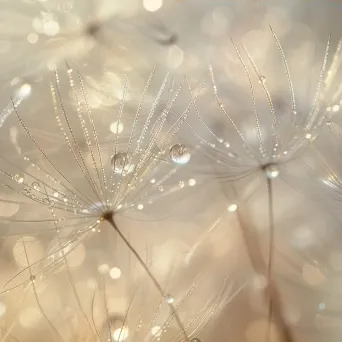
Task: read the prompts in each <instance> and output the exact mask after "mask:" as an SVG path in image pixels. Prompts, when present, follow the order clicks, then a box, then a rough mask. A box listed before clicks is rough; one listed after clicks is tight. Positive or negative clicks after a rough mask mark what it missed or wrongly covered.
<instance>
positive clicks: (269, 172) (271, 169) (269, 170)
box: [264, 164, 280, 179]
mask: <svg viewBox="0 0 342 342" xmlns="http://www.w3.org/2000/svg"><path fill="white" fill-rule="evenodd" d="M264 171H265V175H266V177H267V178H268V179H274V178H277V177H278V176H279V173H280V172H279V169H278V168H277V166H276V165H273V164H271V165H267V166H266V167H265V168H264Z"/></svg>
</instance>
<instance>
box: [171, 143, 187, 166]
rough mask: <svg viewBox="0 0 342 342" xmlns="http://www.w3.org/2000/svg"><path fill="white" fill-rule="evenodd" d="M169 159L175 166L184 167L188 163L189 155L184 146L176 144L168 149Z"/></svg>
mask: <svg viewBox="0 0 342 342" xmlns="http://www.w3.org/2000/svg"><path fill="white" fill-rule="evenodd" d="M170 158H171V160H172V161H173V162H174V163H175V164H179V165H184V164H187V163H188V162H189V161H190V158H191V153H190V151H189V149H188V148H187V147H186V146H185V145H182V144H176V145H173V146H172V147H171V148H170Z"/></svg>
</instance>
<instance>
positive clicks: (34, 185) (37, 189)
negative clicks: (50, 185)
mask: <svg viewBox="0 0 342 342" xmlns="http://www.w3.org/2000/svg"><path fill="white" fill-rule="evenodd" d="M32 188H33V189H34V190H36V191H40V185H39V183H38V182H33V183H32Z"/></svg>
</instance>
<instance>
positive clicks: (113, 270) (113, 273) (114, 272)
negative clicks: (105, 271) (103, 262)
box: [109, 267, 121, 279]
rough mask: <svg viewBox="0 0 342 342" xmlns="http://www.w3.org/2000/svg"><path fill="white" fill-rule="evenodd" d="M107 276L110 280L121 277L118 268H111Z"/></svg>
mask: <svg viewBox="0 0 342 342" xmlns="http://www.w3.org/2000/svg"><path fill="white" fill-rule="evenodd" d="M109 275H110V277H111V278H112V279H119V278H120V277H121V270H120V268H118V267H113V268H111V269H110V271H109Z"/></svg>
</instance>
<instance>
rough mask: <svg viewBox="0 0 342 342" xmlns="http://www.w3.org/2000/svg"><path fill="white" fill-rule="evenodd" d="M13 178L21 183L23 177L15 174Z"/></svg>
mask: <svg viewBox="0 0 342 342" xmlns="http://www.w3.org/2000/svg"><path fill="white" fill-rule="evenodd" d="M14 179H15V181H16V182H17V183H19V184H23V183H24V177H23V176H22V175H19V174H16V175H15V176H14Z"/></svg>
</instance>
